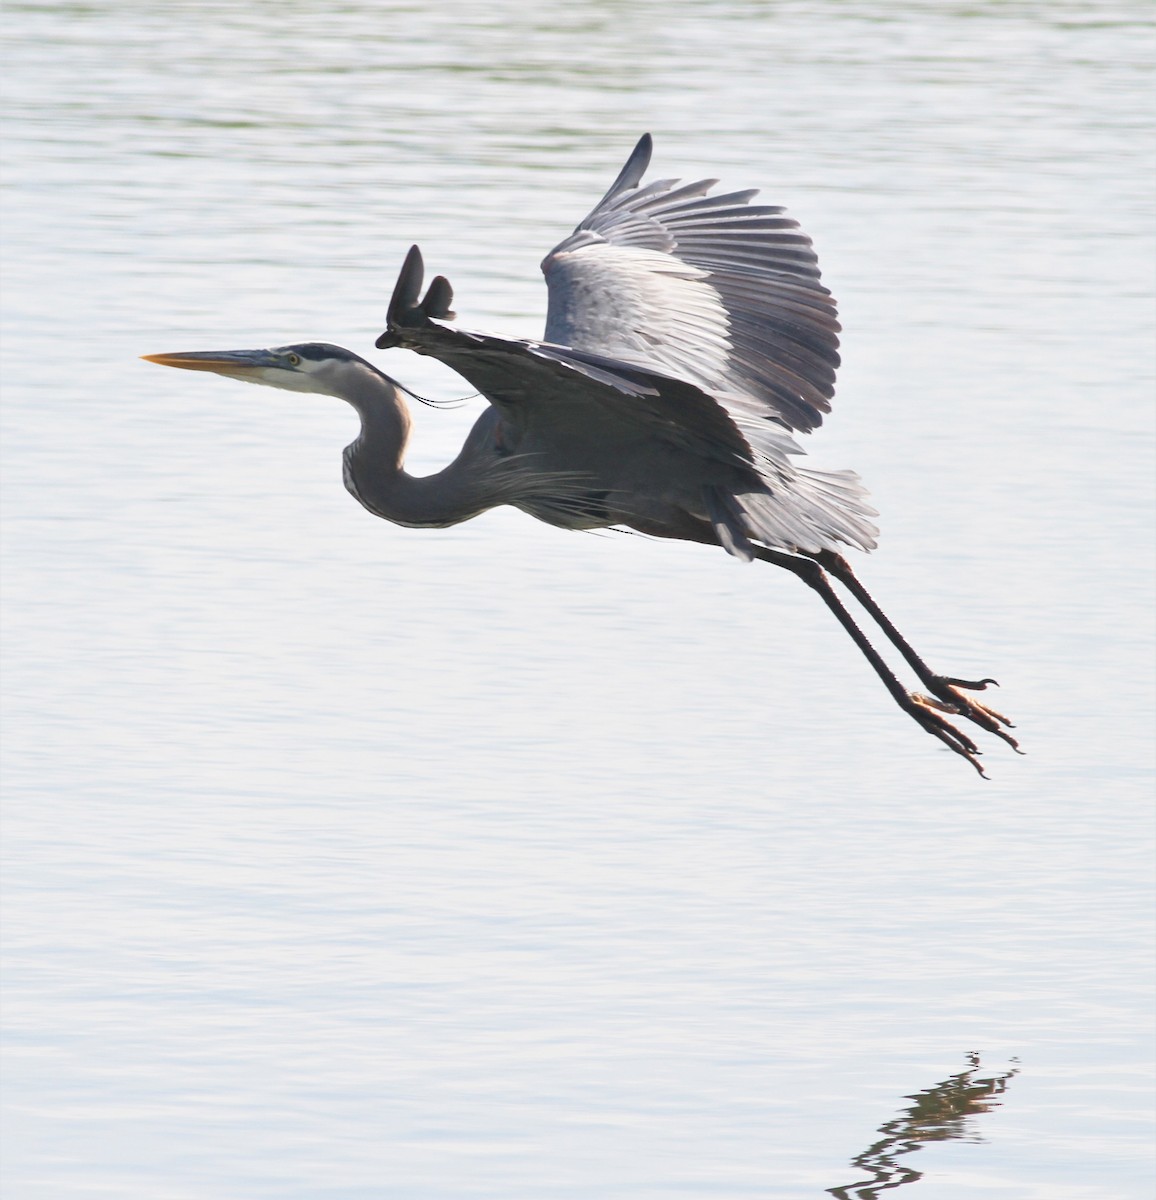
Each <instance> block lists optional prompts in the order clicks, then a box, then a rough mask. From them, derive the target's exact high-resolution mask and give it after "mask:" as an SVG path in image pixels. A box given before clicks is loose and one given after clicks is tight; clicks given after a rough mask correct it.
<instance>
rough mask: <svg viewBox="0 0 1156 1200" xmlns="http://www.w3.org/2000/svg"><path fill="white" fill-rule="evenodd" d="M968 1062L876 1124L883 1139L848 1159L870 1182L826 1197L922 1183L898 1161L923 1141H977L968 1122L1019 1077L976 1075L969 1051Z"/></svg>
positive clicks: (839, 1199)
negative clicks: (955, 1072)
mask: <svg viewBox="0 0 1156 1200" xmlns="http://www.w3.org/2000/svg"><path fill="white" fill-rule="evenodd" d="M967 1061H968V1064H969V1065H968V1068H967V1070H966V1071H961V1072H960V1073H959V1074H958V1075H952V1076H950V1077H949V1078H947V1079H945V1080H944V1081H943V1082H942V1083H937V1084H936V1085H935V1086H934V1087H932V1088H928V1089H926V1090H925V1091H922V1092H917V1093H916V1094H915V1095H913V1096H909V1097H908V1099H909V1100H913V1101H914V1103H913V1104H912V1105H911V1106H910V1107H908V1108H905V1109H904V1110H903V1113H902V1115H901V1116H898V1117H895V1118H894V1120H891V1121H888V1122H887V1123H886V1124H884V1125H881V1126H880V1127H879V1132H880V1133H881V1134H882V1135H883V1136H882V1137H881V1138H880V1139H879V1140H878V1141H877V1142H875V1143H874V1144H872V1145H871V1146H868V1147H867V1149H866V1150H864V1151H863V1153H862V1154H859V1155H856V1156H855V1158H853V1159H852V1160H851V1162H852V1164H853V1165H854V1166H856V1167H858V1168H859V1169H860V1170H862V1171H867V1172H869V1173H870V1175H871V1178H870V1179H864V1180H861V1181H860V1182H858V1183H849V1184H845V1185H844V1186H843V1187H834V1188H828V1189H827V1191H828V1193H829V1194H830V1195H832V1196H834V1197H836V1200H876V1198H877V1197H879V1196H880V1195H881V1194H882V1193H883V1192H888V1191H894V1190H895V1189H896V1188H900V1187H902V1186H903V1185H904V1184H906V1183H915V1182H916V1181H917V1180H919V1179H922V1178H923V1172H922V1171H916V1170H915V1169H914V1168H912V1167H909V1166H904V1165H902V1164H900V1163H899V1162H898V1161H897V1160H898V1159H899V1158H900V1157H902V1156H903V1155H905V1154H912V1153H914V1152H915V1151H916V1150H918V1149H919V1148H920V1146H921V1145H922V1144H923V1143H924V1142H946V1141H951V1140H957V1141H973V1142H977V1141H981V1140H982V1139H981V1138H980V1137H979V1135H978V1134H976V1133H972V1132H971V1131H970V1130H969V1128H968V1121H967V1118H968V1117H970V1116H974V1115H976V1114H978V1113H985V1112H988V1111H990V1110H991V1109H993V1108H998V1107H999V1101H998V1100H997V1099H996V1097H997V1096H999V1095H1001V1094H1002V1093H1003V1092H1005V1091H1006V1090H1007V1085H1008V1081H1009V1080H1011V1079H1012V1078H1014V1077H1015V1076H1016V1075H1018V1074H1019V1067H1018V1066H1013V1067H1011V1068H1010V1069H1009V1070H1007V1071H1005V1072H1004V1073H1003V1074H1001V1075H980V1074H979V1071H980V1062H979V1055H978V1054H977V1053H974V1052H973V1053H971V1054H969V1055H968V1056H967ZM1015 1061H1016V1060H1015V1059H1012V1062H1013V1063H1014V1062H1015Z"/></svg>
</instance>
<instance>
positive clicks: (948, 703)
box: [806, 550, 1023, 754]
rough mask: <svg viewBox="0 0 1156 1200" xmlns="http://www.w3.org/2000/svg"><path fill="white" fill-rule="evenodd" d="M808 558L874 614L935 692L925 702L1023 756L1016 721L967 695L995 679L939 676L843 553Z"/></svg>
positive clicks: (908, 660) (876, 619)
mask: <svg viewBox="0 0 1156 1200" xmlns="http://www.w3.org/2000/svg"><path fill="white" fill-rule="evenodd" d="M806 557H808V558H811V559H813V560H814V561H815V562H817V563H818V564H819V565H820V566H821V567H823V568H824V569H826V570H827V571H829V572H830V573H831V575H833V576H834V577H835V578H836V579H837V580H838V581H839V582H840V583H841V584H842V585H843V586H844V587H845V588H846V589H847V590H848V591H849V592H850V593H851V595H852V596H854V597H855V599H856V600H857V601H858V602H859V604H860V605H862V607H863V608H864V609H865V610H866V611H867V612H868V613H869V614H870V616H871V619H872V620H873V621H874V622H875V624H876V625H878V626H879V628H880V629H882V630H883V632H884V633H885V634H886V635H887V638H888V640H889V641H890V642H891V644H892V645H893V646H894V647H895V648H896V649H897V650H898V651H899V653H900V654H902V655H903V657H904V658H905V659H906V660H907V662H908V665H909V666H910V667H911V669H912V670H913V671H914V672H915V674H916V675H918V676H919V681H920V682H921V683H922V684H923V686H924V687H925V688H927V690H928V691H929V692H930V693H931V695H930V696H925V697H924V700H925V701H927V702H928V703H930V704H933V705H935V707H937V708H940V709H942V710H943V711H944V712H949V713H953V714H955V715H957V716H961V717H966V718H967V719H968V720H969V721H973V722H974V723H975V724H976V725H978V726H979V727H980V728H981V729H986V730H987V732H988V733H994V734H995V735H996V737H999V738H1002V739H1003V740H1004V741H1005V742H1007V744H1008V745H1009V746H1011V748H1012V749H1013V750H1015V751H1016V753H1017V754H1022V753H1023V751H1022V750H1020V748H1019V743H1018V742H1017V741H1016V740H1015V738H1013V737H1012V736H1011V735H1010V734H1009V733H1006V732H1005V728H1007V729H1014V728H1015V726H1014V725H1013V724H1012V722H1011V721H1009V720H1008V718H1007V717H1005V716H1004V715H1003V713H1001V712H997V711H996V710H995V709H994V708H990V707H989V706H988V705H986V704H980V703H979V701H978V700H976V699H975V698H974V697H972V696H968V695H966V694H965V692H967V691H976V692H982V691H984V690H985V689H986V688H987V687H988V685H989V684H990V685H994V686H995V687H999V684H998V683H996V681H995V680H994V679H974V680H972V679H955V678H953V677H952V676H950V675H939V674H937V673H936V672H934V671H932V669H931V668H930V667H929V666H928V665H927V664H926V663H925V662H924V661H923V659H922V658H921V657H920V656H919V655H918V654H917V653H916V652H915V650H914V649H913V648H912V646H911V643H910V642H908V640H907V639H906V638H905V637H904V636H903V635H902V634H901V633H900V632H899V630H898V629H896V628H895V626H894V624H893V623H892V621H891V619H890V618H889V617H888V616H887V614H886V613H885V612H884V611H883V610H882V609H881V608H880V607H879V605H878V604H876V602H875V600H874V598H873V597H872V595H871V593H870V592H868V591H867V589H866V588H865V587H864V586H863V585H862V584H861V583H860V582H859V579H858V577H857V576H856V574H855V572H854V571H852V570H851V564H850V563H849V562H848V561H847V560H846V559H845V558H844V557H843V556H842V555H841V554H836V553H835V551H833V550H820V551H819V553H818V554H813V555H812V554H808V555H807V556H806Z"/></svg>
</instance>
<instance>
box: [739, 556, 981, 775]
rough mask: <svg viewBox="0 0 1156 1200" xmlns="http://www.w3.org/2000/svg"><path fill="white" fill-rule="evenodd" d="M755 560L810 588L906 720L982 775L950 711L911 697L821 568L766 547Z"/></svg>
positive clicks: (972, 745)
mask: <svg viewBox="0 0 1156 1200" xmlns="http://www.w3.org/2000/svg"><path fill="white" fill-rule="evenodd" d="M755 554H756V557H758V558H760V559H762V560H763V562H769V563H773V564H774V565H775V566H776V567H782V568H783V569H784V570H787V571H790V572H791V573H792V574H793V575H797V576H798V577H799V578H800V579H801V580H802V581H803V582H804V583H805V584H806V585H807V586H808V587H809V588H811V589H812V590H813V591H815V592H817V593H818V594H819V596H820V597H821V599H822V601H823V603H824V604H826V606H827V607H828V608H829V609H830V610H831V612H832V613H834V615H835V618H836V619H837V620H838V622H839V624H840V625H842V626H843V628H844V629H845V630H846V631H847V633H848V634H849V635H850V637H851V640H852V641H853V642H854V643H855V645H856V646H858V647H859V651H860V653H861V654H862V655H863V657H864V658H866V659H867V661H868V662H869V663H870V664H871V667H872V669H873V670H874V671H875V674H876V675H878V676H879V678H880V679H881V680H882V681H883V685H884V687H886V688H887V690H888V691H889V692H890V693H891V696H892V698H893V699H894V701H895V703H896V704H898V705H899V707H900V708H901V709H903V711H904V712H905V713H907V715H908V716H909V717H911V718H912V719H913V720H915V721H916V722H917V723H918V724H919V725H921V726H922V727H923V728H924V729H925V730H927V732H928V733H930V734H932V735H933V736H934V737H937V738H939V740H940V741H941V742H943V744H944V745H945V746H947V748H948V749H949V750H952V751H954V753H956V754H958V755H959V756H960V757H961V758H965V759H967V761H968V762H969V763H971V765H972V766H973V767H975V769H976V770H977V771H978V772H979V773H980V774H981V775H983V774H984V770H983V767H981V766H980V764H979V760H978V758H977V757H976V755H978V754H979V753H980V750H979V748H978V747H977V746H976V744H975V743H974V742H973V741H972V740H971V738H969V737H968V736H967V735H966V734H964V733H961V732H960V731H959V730H958V729H956V728H955V726H954V725H952V724H951V723H950V722H949V721H947V720H946V719H945V718H944V717H942V716H941V715H940V713H941V712H948V711H952V710H950V709H948V708H947V707H946V706H945V705H943V704H941V703H939V702H938V701H935V700H931V699H930V698H929V697H926V696H919V695H913V694H912V693H911V692H909V691H908V690H907V689H906V688H905V687H904V686H903V684H902V683H900V681H899V679H898V678H897V677H896V675H895V673H894V672H893V671H892V670H891V668H890V667H888V665H887V664H886V662H884V661H883V659H882V657H881V656H880V654H879V652H878V651H877V650H876V649H875V647H874V646H872V645H871V643H870V641H869V640H868V639H867V636H866V634H864V632H863V631H862V630H861V629H860V628H859V626H858V625H857V624H856V623H855V620H854V618H853V617H852V616H851V614H850V613H849V612H848V611H847V609H846V607H845V606H844V605H843V602H842V601H841V600H840V599H839V597H838V596H837V595H836V593H835V589H834V588H833V587H832V586H831V581H830V580H829V579H828V578H827V576H826V574H825V572H824V571H823V568H822V567H821V566H820V565H819V563H818V562H816V561H815V560H814V559H813V558H801V557H797V556H796V555H793V554H785V553H783V552H782V551H779V550H769V549H767V548H766V547H765V546H758V547H756V548H755ZM984 778H986V776H984Z"/></svg>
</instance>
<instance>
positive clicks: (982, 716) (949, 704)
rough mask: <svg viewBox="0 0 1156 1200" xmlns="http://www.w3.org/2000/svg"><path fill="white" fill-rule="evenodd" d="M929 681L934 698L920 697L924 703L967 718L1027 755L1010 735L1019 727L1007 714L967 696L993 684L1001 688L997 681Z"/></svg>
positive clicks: (935, 678)
mask: <svg viewBox="0 0 1156 1200" xmlns="http://www.w3.org/2000/svg"><path fill="white" fill-rule="evenodd" d="M925 682H926V684H927V686H928V688H930V689H931V692H932V695H931V696H923V697H920V699H921V700H922V701H923V702H924V703H926V704H931V705H933V706H934V707H935V708H938V709H939V710H940V711H941V712H947V713H951V714H952V715H953V716H958V717H965V718H966V719H967V720H969V721H971V722H973V723H974V724H976V725H978V726H979V727H980V728H981V729H983V730H985V731H986V732H987V733H994V734H995V736H996V737H998V738H1000V739H1001V740H1002V741H1005V742H1006V743H1007V744H1008V745H1009V746H1010V747H1011V748H1012V749H1013V750H1014V751H1015V752H1016V753H1017V754H1022V753H1023V751H1022V750H1021V749H1020V747H1019V742H1017V741H1016V739H1015V738H1013V737H1012V736H1011V734H1010V733H1007V732H1006V730H1008V729H1014V728H1015V726H1014V725H1013V724H1012V722H1011V721H1010V720H1008V718H1007V717H1005V716H1004V715H1003V713H1001V712H998V711H997V710H996V709H994V708H992V707H990V706H989V705H987V704H980V702H979V701H978V700H976V699H975V698H974V697H973V696H968V695H967V694H966V693H967V692H968V691H973V692H982V691H984V690H986V688H987V687H988V685H989V684H991V685H994V686H995V687H999V684H998V683H996V681H995V680H994V679H978V680H967V679H953V678H952V677H951V676H949V675H933V676H931V677H930V678H929V679H927V680H926V681H925Z"/></svg>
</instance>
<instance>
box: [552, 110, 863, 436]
mask: <svg viewBox="0 0 1156 1200" xmlns="http://www.w3.org/2000/svg"><path fill="white" fill-rule="evenodd" d="M652 145H653V144H652V141H651V138H650V135H649V134H645V135H643V137H642V139H641V140H640V141H639V143H638V145H637V146H636V147H635V148H634V152H633V153H632V154H631V156H630V158H629V160H628V161H627V163H626V166H625V167H623V169H622V172H621V174H620V175H619V176H618V178H617V179H616V180H615V181H614V183H613V185H612V186H611V188H610V190H609V191H608V192H607V193H606V195H605V196H604V197H603V198H602V200H601V201H600V202H599V203H598V205H597V206H596V207H595V209H594V211H593V212H591V214H590V215H589V216H588V217H587V218H586V219H585V220H584V221H583V222H582V223H581V224H580V225H579V226H578V227H577V229H575V230H574V232H573V233H572V234H571V235H570V236H569V237H568V238H566V240H565V241H563V242H562V243H561V244H559V245H558V246H556V247H555V248H554V250H553V251H552V252H551V253H550V254H549V255H548V256H547V257H546V258H545V260H544V261H543V263H542V271H543V274H544V275H545V276H546V284H547V287H548V288H549V293H550V301H549V309H548V312H547V317H546V332H545V340H546V341H547V342H552V343H557V344H560V345H563V346H569V347H572V348H573V349H575V350H579V351H585V352H589V353H595V354H599V355H605V356H607V357H611V358H616V359H620V360H622V361H625V362H628V363H631V364H633V365H635V366H638V367H642V368H644V369H646V370H650V371H654V372H658V373H661V374H664V375H671V376H674V377H675V378H678V379H684V380H686V381H688V382H690V383H694V384H696V385H697V386H698V387H700V388H702V389H703V390H704V391H706V392H709V393H710V394H712V395H714V396H717V397H718V398H719V399H720V401H721V402H722V403H723V404H724V405H725V406H726V407H727V408H728V409H729V410H730V411H732V412H734V413H735V415H736V416H741V417H745V418H747V419H750V418H758V417H761V418H764V419H765V418H771V419H772V420H775V421H777V422H779V423H781V424H782V425H786V426H787V427H789V428H791V429H798V430H801V431H804V432H805V431H809V430H811V429H814V428H815V427H816V426H818V425H819V424H821V423H822V420H823V413H826V412H830V411H831V405H830V399H831V397H832V396H833V395H834V393H835V387H834V384H835V369H836V367H838V365H839V354H838V346H839V337H838V334H839V322H838V318H837V314H836V308H835V301H834V300H833V298H832V297H831V293H830V292H829V291H828V290H827V289H826V288H825V287H823V286H822V284H821V283H820V282H819V267H818V261H817V259H816V257H815V251H814V249H813V248H812V246H811V239H810V238H809V237H808V236H807V235H806V234H805V233H804V232H803V231H802V230H801V229H800V228H799V225H798V223H797V222H796V221H794V220H792V219H791V218H790V217H788V216H786V215H785V213H784V210H783V209H782V208H780V207H777V206H770V205H752V204H751V203H750V201H751V199H752V198H753V197H754V196H756V195H757V194H758V193H757V192H756V191H753V190H752V191H742V192H730V193H727V194H725V195H719V196H710V195H708V193H709V191H710V189H711V188H712V187H713V186H714V185H715V184H716V183H717V182H718V181H717V180H714V179H703V180H699V181H698V182H696V183H689V184H683V185H681V186H680V183H679V181H678V180H672V179H663V180H658V181H657V182H655V183H651V184H648V185H647V186H645V187H642V186H641V180H642V176H643V174H644V172H645V171H646V168H647V166H648V165H649V163H650V155H651V150H652Z"/></svg>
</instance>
